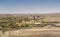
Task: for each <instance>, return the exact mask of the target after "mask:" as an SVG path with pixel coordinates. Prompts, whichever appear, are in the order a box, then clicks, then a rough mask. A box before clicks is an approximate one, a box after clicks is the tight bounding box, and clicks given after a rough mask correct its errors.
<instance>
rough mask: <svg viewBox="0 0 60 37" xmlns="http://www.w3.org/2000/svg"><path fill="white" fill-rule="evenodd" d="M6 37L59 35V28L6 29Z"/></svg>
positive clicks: (55, 36) (47, 36)
mask: <svg viewBox="0 0 60 37" xmlns="http://www.w3.org/2000/svg"><path fill="white" fill-rule="evenodd" d="M8 34H9V36H8V37H60V30H59V29H36V28H35V29H34V28H33V29H21V30H16V31H8Z"/></svg>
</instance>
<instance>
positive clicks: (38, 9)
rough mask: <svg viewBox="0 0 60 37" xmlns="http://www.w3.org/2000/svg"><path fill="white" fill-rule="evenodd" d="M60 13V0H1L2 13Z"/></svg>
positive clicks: (0, 11)
mask: <svg viewBox="0 0 60 37" xmlns="http://www.w3.org/2000/svg"><path fill="white" fill-rule="evenodd" d="M48 13H60V0H0V14H48Z"/></svg>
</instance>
